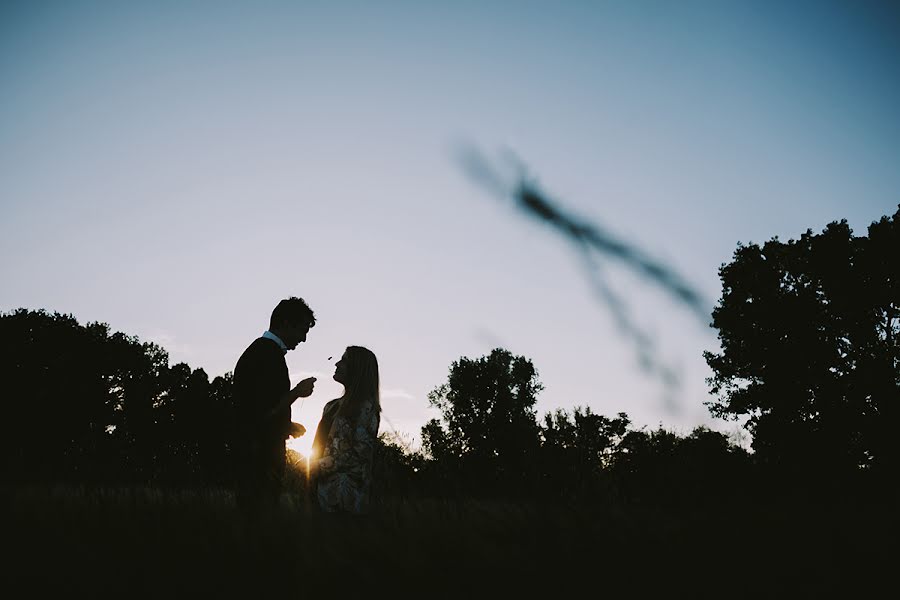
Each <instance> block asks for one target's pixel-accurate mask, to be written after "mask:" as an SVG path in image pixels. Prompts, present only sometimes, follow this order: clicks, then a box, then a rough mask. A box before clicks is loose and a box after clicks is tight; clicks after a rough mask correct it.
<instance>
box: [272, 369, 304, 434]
mask: <svg viewBox="0 0 900 600" xmlns="http://www.w3.org/2000/svg"><path fill="white" fill-rule="evenodd" d="M315 383H316V378H315V377H307V378H306V379H304V380H303V381H301V382H300V383H298V384H297V385H295V386H294V389H292V390H290V391H288V392H286V393H285V394H284V395H282V396H281V398H280V399H279V400H278V404H276V405H275V407H274V408H273V409H272V410H270V411H269V412H268V413H266V415H265V416H266V418H272V417H274V416H275V415H277V414H278V413H279V412H281V411H283V410H284V409H286V408H290V406H291V404H293V403H294V402H295V401H297V400H298V399H299V398H306V397H308V396H311V395H312V393H313V387H314V386H315ZM304 431H305V430H304Z"/></svg>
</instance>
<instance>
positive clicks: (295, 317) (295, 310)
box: [269, 296, 316, 329]
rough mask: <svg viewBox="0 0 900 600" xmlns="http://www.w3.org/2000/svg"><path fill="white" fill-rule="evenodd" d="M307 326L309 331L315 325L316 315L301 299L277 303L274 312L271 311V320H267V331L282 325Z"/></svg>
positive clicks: (293, 298)
mask: <svg viewBox="0 0 900 600" xmlns="http://www.w3.org/2000/svg"><path fill="white" fill-rule="evenodd" d="M304 324H308V325H309V327H310V329H312V326H313V325H315V324H316V315H314V314H313V311H312V309H310V308H309V306H307V304H306V302H305V301H304V300H303V298H295V297H293V296H291V297H290V298H285V299H284V300H282V301H281V302H279V303H278V306H276V307H275V310H273V311H272V318H270V319H269V329H276V328H278V327H280V326H283V325H304Z"/></svg>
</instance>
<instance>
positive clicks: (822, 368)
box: [704, 210, 900, 472]
mask: <svg viewBox="0 0 900 600" xmlns="http://www.w3.org/2000/svg"><path fill="white" fill-rule="evenodd" d="M898 221H900V210H898V211H897V213H896V214H895V215H894V216H893V217H891V218H888V217H884V218H882V219H881V220H880V221H878V222H876V223H873V224H872V225H871V226H870V227H869V236H868V237H854V236H853V234H852V231H851V229H850V227H849V226H848V225H847V222H846V221H841V222H835V223H831V224H829V225H828V226H827V227H826V228H825V230H824V231H823V232H822V233H821V234H813V233H812V231H807V232H806V233H804V234H803V235H802V236H801V237H800V239H799V240H796V241H794V240H790V241H788V242H787V243H783V242H780V241H779V240H778V239H777V238H774V239H772V240H770V241H769V242H766V243H765V244H764V245H763V246H761V247H760V246H758V245H756V244H749V245H746V246H745V245H740V244H739V245H738V248H737V250H736V251H735V253H734V258H733V260H732V262H731V263H729V264H726V265H723V266H722V267H721V268H720V270H719V276H720V278H721V280H722V298H721V300H720V301H719V303H718V306H717V307H716V309H715V310H714V311H713V323H712V326H713V327H715V328H717V329H718V330H719V341H720V343H721V352H719V353H713V352H706V353H704V356H705V358H706V361H707V363H708V364H709V366H710V367H711V368H712V370H713V373H714V375H713V377H711V378H710V379H709V380H708V382H709V384H710V387H711V391H712V392H713V393H714V394H716V395H717V397H716V399H715V400H713V401H710V402H708V403H707V404H708V406H709V408H710V411H711V412H712V414H713V415H715V416H718V417H724V418H739V417H747V418H748V421H747V427H748V429H749V430H750V432H751V433H752V434H753V448H754V450H755V452H756V455H757V457H758V459H759V460H761V461H763V462H764V463H767V464H770V465H777V466H781V467H786V468H790V469H792V470H794V471H796V469H797V468H802V469H803V470H807V471H808V470H810V469H818V470H820V471H822V470H828V471H830V472H835V471H840V470H844V471H847V472H852V471H854V470H857V469H859V468H875V469H882V470H886V471H889V470H890V469H891V468H893V467H891V465H893V466H896V465H897V453H896V450H895V449H894V444H892V443H890V442H889V433H890V431H891V430H892V429H893V428H894V427H895V422H896V421H895V417H896V416H897V411H898V404H900V376H898V366H900V353H898V348H900V345H898V338H900V335H898V333H900V313H898V309H900V287H898V285H900V284H898V281H900V261H898V260H897V257H898V256H900V234H898Z"/></svg>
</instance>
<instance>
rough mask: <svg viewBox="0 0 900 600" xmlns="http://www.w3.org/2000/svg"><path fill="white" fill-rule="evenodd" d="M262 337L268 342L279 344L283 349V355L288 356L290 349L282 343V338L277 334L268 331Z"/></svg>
mask: <svg viewBox="0 0 900 600" xmlns="http://www.w3.org/2000/svg"><path fill="white" fill-rule="evenodd" d="M262 337H264V338H266V339H267V340H272V341H273V342H275V343H276V344H278V347H279V348H281V351H282V352H283V353H285V354H287V351H288V347H287V346H286V345H285V344H284V342H283V341H281V338H280V337H278V336H277V335H275V334H274V333H272V332H271V331H266V332H265V333H263V334H262Z"/></svg>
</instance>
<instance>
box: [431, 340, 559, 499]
mask: <svg viewBox="0 0 900 600" xmlns="http://www.w3.org/2000/svg"><path fill="white" fill-rule="evenodd" d="M542 389H543V386H542V385H541V383H540V381H539V380H538V375H537V372H536V371H535V368H534V365H533V364H532V363H531V361H530V360H528V359H527V358H525V357H523V356H514V355H513V354H512V353H511V352H509V351H508V350H504V349H501V348H497V349H495V350H493V351H492V352H491V353H490V354H489V355H487V356H483V357H481V358H478V359H474V360H473V359H469V358H466V357H462V358H460V359H459V360H457V361H455V362H454V363H453V364H452V365H451V366H450V375H449V377H448V380H447V383H445V384H443V385H441V386H439V387H437V388H435V389H434V390H433V391H432V392H431V393H430V394H429V395H428V402H429V404H430V405H431V406H433V407H436V408H438V409H439V410H440V411H441V419H440V420H438V419H434V420H432V421H430V422H429V423H428V424H426V425H425V427H423V428H422V439H423V447H424V448H425V450H426V452H428V453H429V454H430V455H431V457H432V458H434V459H435V460H436V461H437V462H438V463H439V464H443V465H445V466H446V467H447V468H449V469H454V468H455V465H458V466H459V469H461V470H462V471H463V472H464V473H465V476H464V478H465V479H467V480H470V481H473V482H475V484H476V485H477V486H480V487H481V488H483V489H484V488H488V487H494V486H495V485H496V486H502V487H506V488H508V487H510V486H512V487H518V486H521V485H523V484H525V483H526V482H527V481H528V478H527V477H525V474H526V472H527V471H528V469H529V466H530V463H531V461H532V459H533V458H534V455H535V452H536V451H537V449H538V447H539V446H540V438H539V436H538V425H537V420H536V416H535V412H534V404H535V402H536V401H537V394H538V393H540V391H541V390H542ZM456 475H459V476H462V473H457V474H456Z"/></svg>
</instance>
